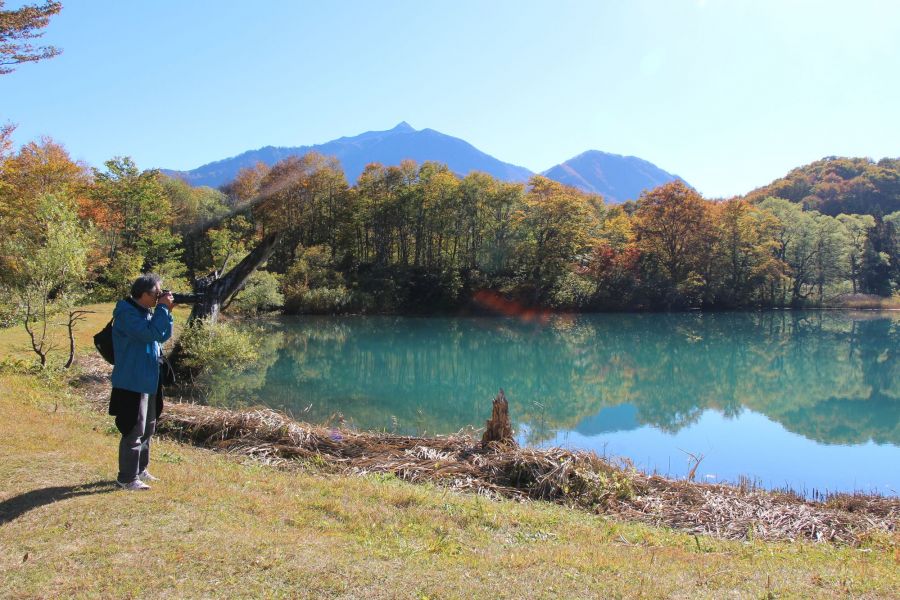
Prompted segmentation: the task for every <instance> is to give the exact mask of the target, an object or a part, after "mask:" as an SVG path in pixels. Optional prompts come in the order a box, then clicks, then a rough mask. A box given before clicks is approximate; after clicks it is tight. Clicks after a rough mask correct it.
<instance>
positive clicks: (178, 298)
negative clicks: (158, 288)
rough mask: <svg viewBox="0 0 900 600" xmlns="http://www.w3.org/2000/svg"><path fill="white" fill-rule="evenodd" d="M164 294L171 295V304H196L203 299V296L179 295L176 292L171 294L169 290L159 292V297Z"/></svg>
mask: <svg viewBox="0 0 900 600" xmlns="http://www.w3.org/2000/svg"><path fill="white" fill-rule="evenodd" d="M166 294H172V302H174V303H175V304H196V303H197V302H200V300H202V299H203V294H179V293H178V292H173V291H171V290H163V291H162V292H160V296H164V295H166Z"/></svg>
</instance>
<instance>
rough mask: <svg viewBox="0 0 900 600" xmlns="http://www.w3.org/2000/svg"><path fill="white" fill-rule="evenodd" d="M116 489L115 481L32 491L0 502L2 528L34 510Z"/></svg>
mask: <svg viewBox="0 0 900 600" xmlns="http://www.w3.org/2000/svg"><path fill="white" fill-rule="evenodd" d="M116 489H118V488H117V486H116V482H115V481H95V482H93V483H85V484H80V485H63V486H55V487H46V488H41V489H37V490H31V491H30V492H25V493H24V494H19V495H18V496H13V497H12V498H9V499H8V500H4V501H3V502H0V526H2V525H5V524H7V523H9V522H10V521H14V520H15V519H18V518H19V517H21V516H22V515H23V514H25V513H27V512H28V511H29V510H31V509H33V508H39V507H41V506H44V505H46V504H53V503H54V502H59V501H60V500H68V499H69V498H77V497H78V496H90V495H92V494H105V493H107V492H112V491H114V490H116Z"/></svg>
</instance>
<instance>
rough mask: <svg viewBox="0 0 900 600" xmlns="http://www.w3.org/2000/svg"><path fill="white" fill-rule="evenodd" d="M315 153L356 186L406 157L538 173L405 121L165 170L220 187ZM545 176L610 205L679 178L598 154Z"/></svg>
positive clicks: (460, 168)
mask: <svg viewBox="0 0 900 600" xmlns="http://www.w3.org/2000/svg"><path fill="white" fill-rule="evenodd" d="M311 151H315V152H318V153H320V154H323V155H325V156H334V157H335V158H337V159H338V161H340V163H341V166H342V167H343V169H344V174H345V175H346V177H347V181H348V182H350V183H351V184H352V183H355V182H356V180H357V178H358V177H359V175H360V173H362V171H363V169H364V168H365V166H366V165H367V164H369V163H373V162H377V163H381V164H383V165H397V164H399V163H400V161H401V160H404V159H412V160H414V161H416V162H417V163H419V164H421V163H423V162H425V161H429V160H430V161H437V162H440V163H444V164H446V165H447V166H448V167H449V168H450V170H451V171H453V172H454V173H456V174H458V175H460V176H465V175H467V174H468V173H470V172H472V171H481V172H484V173H487V174H489V175H491V176H493V177H495V178H497V179H499V180H502V181H509V182H517V183H519V182H525V181H528V179H529V178H530V177H531V176H532V175H534V173H533V172H532V171H530V170H528V169H526V168H525V167H520V166H517V165H513V164H510V163H506V162H503V161H501V160H498V159H496V158H494V157H493V156H490V155H489V154H486V153H484V152H482V151H481V150H478V149H477V148H475V147H474V146H473V145H472V144H470V143H468V142H466V141H465V140H462V139H459V138H455V137H452V136H449V135H446V134H443V133H441V132H439V131H435V130H434V129H421V130H417V129H414V128H413V127H412V126H410V125H409V124H408V123H406V122H405V121H404V122H401V123H400V124H398V125H397V126H396V127H394V128H393V129H389V130H387V131H367V132H365V133H362V134H360V135H356V136H352V137H342V138H338V139H336V140H332V141H330V142H326V143H324V144H316V145H312V146H297V147H275V146H265V147H263V148H259V149H257V150H249V151H247V152H244V153H242V154H239V155H237V156H234V157H231V158H226V159H223V160H219V161H215V162H211V163H208V164H205V165H202V166H200V167H197V168H196V169H191V170H189V171H175V170H171V169H161V171H162V172H163V173H165V174H166V175H169V176H171V177H178V178H180V179H183V180H184V181H186V182H187V183H189V184H191V185H194V186H210V187H219V186H221V185H223V184H226V183H228V182H229V181H232V180H233V179H234V177H235V176H236V175H237V173H238V171H240V170H241V169H243V168H246V167H252V166H253V165H255V164H256V163H257V162H263V163H265V164H267V165H270V166H271V165H273V164H275V163H276V162H278V161H280V160H283V159H285V158H287V157H289V156H302V155H303V154H306V153H307V152H311ZM543 174H544V175H545V176H547V177H549V178H550V179H555V180H556V181H559V182H561V183H564V184H566V185H572V186H574V187H577V188H579V189H582V190H584V191H587V192H591V193H598V194H601V195H603V196H604V198H606V200H607V202H610V203H615V202H622V201H625V200H629V199H636V198H637V197H638V196H639V195H640V192H641V191H642V190H644V189H651V188H653V187H656V186H657V185H660V184H661V183H666V182H667V181H672V180H673V179H677V178H678V177H677V176H675V175H670V174H669V173H667V172H666V171H663V170H662V169H660V168H658V167H656V166H655V165H653V164H652V163H649V162H647V161H645V160H642V159H639V158H636V157H633V156H631V157H622V156H619V155H616V154H607V153H604V152H599V151H596V150H591V151H588V152H585V153H583V154H580V155H578V156H576V157H575V158H573V159H570V160H568V161H566V162H564V163H562V164H560V165H557V166H555V167H552V168H551V169H548V170H547V171H544V173H543Z"/></svg>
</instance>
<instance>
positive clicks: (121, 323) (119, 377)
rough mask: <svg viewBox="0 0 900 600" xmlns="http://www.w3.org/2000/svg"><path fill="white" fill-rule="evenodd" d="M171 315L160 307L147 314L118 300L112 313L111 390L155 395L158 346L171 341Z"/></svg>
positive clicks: (143, 310)
mask: <svg viewBox="0 0 900 600" xmlns="http://www.w3.org/2000/svg"><path fill="white" fill-rule="evenodd" d="M172 323H173V319H172V313H170V312H169V309H168V308H166V307H165V306H164V305H162V304H160V305H157V307H156V309H155V310H154V311H153V312H151V311H150V310H149V309H147V308H144V307H143V306H140V305H138V304H136V303H135V304H132V303H130V302H128V301H127V300H119V302H117V303H116V308H115V309H114V310H113V331H112V338H113V350H114V351H115V354H116V364H115V366H114V367H113V372H112V385H113V387H114V388H121V389H124V390H131V391H132V392H139V393H141V394H155V393H156V388H157V384H158V383H159V355H160V344H161V343H163V342H165V341H166V340H168V339H169V338H170V337H172Z"/></svg>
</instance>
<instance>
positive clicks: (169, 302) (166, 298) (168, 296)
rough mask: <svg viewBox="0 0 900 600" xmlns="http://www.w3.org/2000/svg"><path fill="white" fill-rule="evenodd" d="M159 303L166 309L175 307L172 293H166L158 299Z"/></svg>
mask: <svg viewBox="0 0 900 600" xmlns="http://www.w3.org/2000/svg"><path fill="white" fill-rule="evenodd" d="M159 303H160V304H165V305H166V308H168V309H169V310H172V307H173V306H175V297H174V296H173V295H172V292H166V293H165V294H163V295H161V296H160V297H159Z"/></svg>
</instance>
